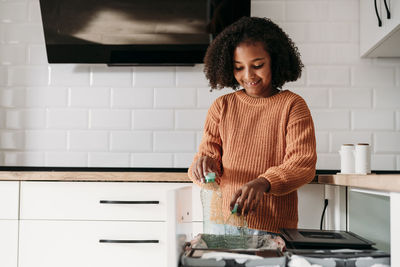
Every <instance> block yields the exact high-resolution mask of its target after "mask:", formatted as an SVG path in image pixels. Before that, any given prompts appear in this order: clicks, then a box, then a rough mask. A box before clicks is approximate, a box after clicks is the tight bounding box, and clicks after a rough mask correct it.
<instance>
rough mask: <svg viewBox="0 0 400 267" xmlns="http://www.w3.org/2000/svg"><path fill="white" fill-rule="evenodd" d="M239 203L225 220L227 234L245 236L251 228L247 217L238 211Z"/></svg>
mask: <svg viewBox="0 0 400 267" xmlns="http://www.w3.org/2000/svg"><path fill="white" fill-rule="evenodd" d="M237 208H238V203H236V204H235V206H234V207H233V209H232V211H231V215H229V217H228V219H227V220H226V222H225V235H240V236H245V235H247V234H248V231H249V228H248V226H247V221H246V218H245V217H244V216H243V215H241V214H239V213H238V212H237Z"/></svg>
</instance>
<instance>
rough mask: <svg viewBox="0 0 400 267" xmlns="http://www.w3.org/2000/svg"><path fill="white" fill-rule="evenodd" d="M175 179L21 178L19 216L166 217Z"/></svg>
mask: <svg viewBox="0 0 400 267" xmlns="http://www.w3.org/2000/svg"><path fill="white" fill-rule="evenodd" d="M184 185H185V184H174V183H127V182H126V183H114V182H21V214H20V217H21V219H71V220H140V221H165V219H166V212H167V203H166V199H167V191H168V190H172V189H174V188H178V187H181V186H184Z"/></svg>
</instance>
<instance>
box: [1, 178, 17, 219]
mask: <svg viewBox="0 0 400 267" xmlns="http://www.w3.org/2000/svg"><path fill="white" fill-rule="evenodd" d="M18 194H19V182H12V181H1V182H0V219H18V198H19V195H18Z"/></svg>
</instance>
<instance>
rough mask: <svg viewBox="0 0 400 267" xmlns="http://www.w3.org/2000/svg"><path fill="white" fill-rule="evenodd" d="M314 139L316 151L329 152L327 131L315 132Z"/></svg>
mask: <svg viewBox="0 0 400 267" xmlns="http://www.w3.org/2000/svg"><path fill="white" fill-rule="evenodd" d="M315 139H316V141H317V152H318V153H321V152H322V153H328V152H329V133H328V132H316V133H315Z"/></svg>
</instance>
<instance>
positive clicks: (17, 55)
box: [0, 44, 26, 65]
mask: <svg viewBox="0 0 400 267" xmlns="http://www.w3.org/2000/svg"><path fill="white" fill-rule="evenodd" d="M25 62H26V46H25V45H20V44H10V45H2V46H0V64H3V65H21V64H25Z"/></svg>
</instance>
